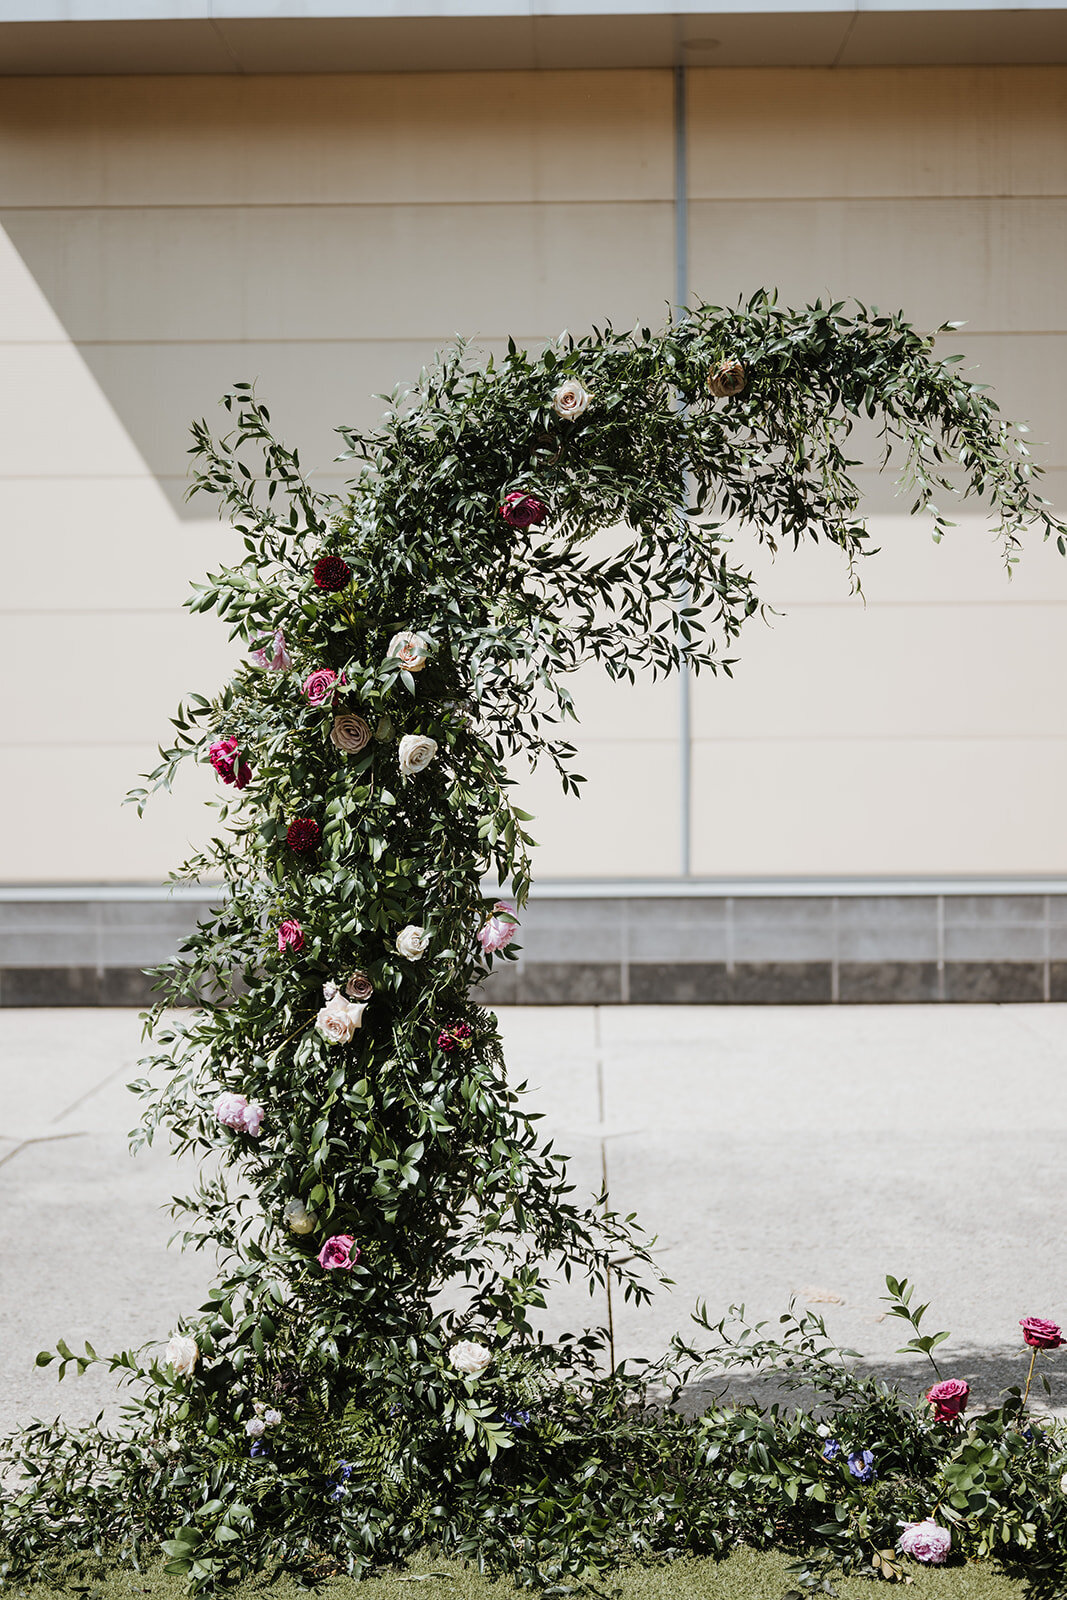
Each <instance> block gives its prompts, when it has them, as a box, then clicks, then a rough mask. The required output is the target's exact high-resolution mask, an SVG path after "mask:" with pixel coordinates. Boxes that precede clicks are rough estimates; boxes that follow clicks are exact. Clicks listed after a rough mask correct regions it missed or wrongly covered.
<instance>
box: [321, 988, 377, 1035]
mask: <svg viewBox="0 0 1067 1600" xmlns="http://www.w3.org/2000/svg"><path fill="white" fill-rule="evenodd" d="M366 1009H367V1002H366V1001H365V1000H364V1001H362V1002H359V1003H357V1002H356V1001H354V1000H346V999H345V997H344V995H343V994H338V993H337V992H336V991H335V992H334V995H333V998H332V999H331V1000H330V1002H329V1003H328V1004H327V1005H324V1006H323V1008H322V1010H321V1011H320V1012H319V1014H318V1016H317V1017H316V1018H315V1026H316V1028H317V1029H318V1030H319V1033H320V1034H321V1035H322V1037H323V1038H324V1039H325V1040H326V1043H327V1044H347V1043H348V1041H349V1040H350V1039H351V1037H352V1035H353V1034H354V1033H355V1031H356V1029H357V1028H359V1027H362V1025H363V1013H364V1011H366Z"/></svg>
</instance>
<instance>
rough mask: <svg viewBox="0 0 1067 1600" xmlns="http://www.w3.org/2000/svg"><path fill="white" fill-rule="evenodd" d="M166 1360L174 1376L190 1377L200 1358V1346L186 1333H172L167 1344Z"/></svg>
mask: <svg viewBox="0 0 1067 1600" xmlns="http://www.w3.org/2000/svg"><path fill="white" fill-rule="evenodd" d="M166 1360H167V1362H168V1363H169V1365H170V1366H171V1367H172V1368H173V1371H174V1376H175V1377H176V1378H191V1377H192V1375H193V1369H194V1368H195V1366H196V1363H197V1362H198V1361H199V1360H200V1346H199V1345H198V1344H197V1342H196V1340H195V1339H190V1337H189V1335H188V1334H187V1333H176V1334H173V1335H172V1337H171V1340H170V1342H169V1344H168V1345H167V1354H166Z"/></svg>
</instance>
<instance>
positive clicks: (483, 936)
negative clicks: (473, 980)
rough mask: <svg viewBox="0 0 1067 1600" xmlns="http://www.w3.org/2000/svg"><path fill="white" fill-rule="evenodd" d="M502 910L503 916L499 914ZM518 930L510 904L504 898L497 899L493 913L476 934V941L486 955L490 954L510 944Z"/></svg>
mask: <svg viewBox="0 0 1067 1600" xmlns="http://www.w3.org/2000/svg"><path fill="white" fill-rule="evenodd" d="M500 912H503V913H504V914H503V916H501V915H499V913H500ZM518 931H519V925H518V923H517V922H516V920H515V916H514V912H513V911H512V908H511V906H509V905H508V904H507V902H506V901H504V900H498V901H497V903H496V905H495V906H494V907H493V915H492V916H491V917H490V918H489V921H488V922H487V923H486V925H485V927H484V928H483V929H482V930H481V932H480V933H479V935H478V943H479V944H480V945H481V947H482V949H483V950H484V951H485V953H486V955H487V956H489V955H492V954H493V953H494V952H495V951H497V950H503V948H504V946H505V945H506V944H510V943H511V941H512V939H514V937H515V935H516V934H517V933H518Z"/></svg>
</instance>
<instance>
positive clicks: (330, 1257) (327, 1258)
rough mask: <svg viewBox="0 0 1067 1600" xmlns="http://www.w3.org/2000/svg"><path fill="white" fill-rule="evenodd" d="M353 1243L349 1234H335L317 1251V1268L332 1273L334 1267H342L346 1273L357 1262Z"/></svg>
mask: <svg viewBox="0 0 1067 1600" xmlns="http://www.w3.org/2000/svg"><path fill="white" fill-rule="evenodd" d="M355 1243H356V1241H355V1239H353V1237H352V1235H351V1234H350V1233H335V1234H334V1236H333V1238H332V1239H327V1241H326V1243H325V1244H324V1245H323V1247H322V1249H321V1250H320V1251H319V1266H320V1267H322V1268H323V1269H324V1270H325V1271H326V1272H332V1271H333V1270H334V1269H335V1268H336V1267H344V1268H345V1270H346V1271H347V1270H348V1269H349V1268H350V1267H354V1266H355V1264H356V1262H357V1261H358V1260H359V1251H358V1250H356V1249H355V1248H354V1246H355Z"/></svg>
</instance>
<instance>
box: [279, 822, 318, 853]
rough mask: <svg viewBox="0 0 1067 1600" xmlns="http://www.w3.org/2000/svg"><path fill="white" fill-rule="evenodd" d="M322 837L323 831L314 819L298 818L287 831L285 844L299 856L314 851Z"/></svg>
mask: <svg viewBox="0 0 1067 1600" xmlns="http://www.w3.org/2000/svg"><path fill="white" fill-rule="evenodd" d="M321 837H322V829H321V828H320V827H319V825H318V823H317V822H316V821H315V819H314V817H296V818H294V820H293V821H292V822H290V824H289V826H288V828H287V829H286V831H285V842H286V844H287V845H288V846H289V848H290V850H295V852H296V854H297V855H304V854H305V853H306V852H307V851H308V850H314V848H315V846H316V845H317V844H318V842H319V840H320V838H321Z"/></svg>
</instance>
